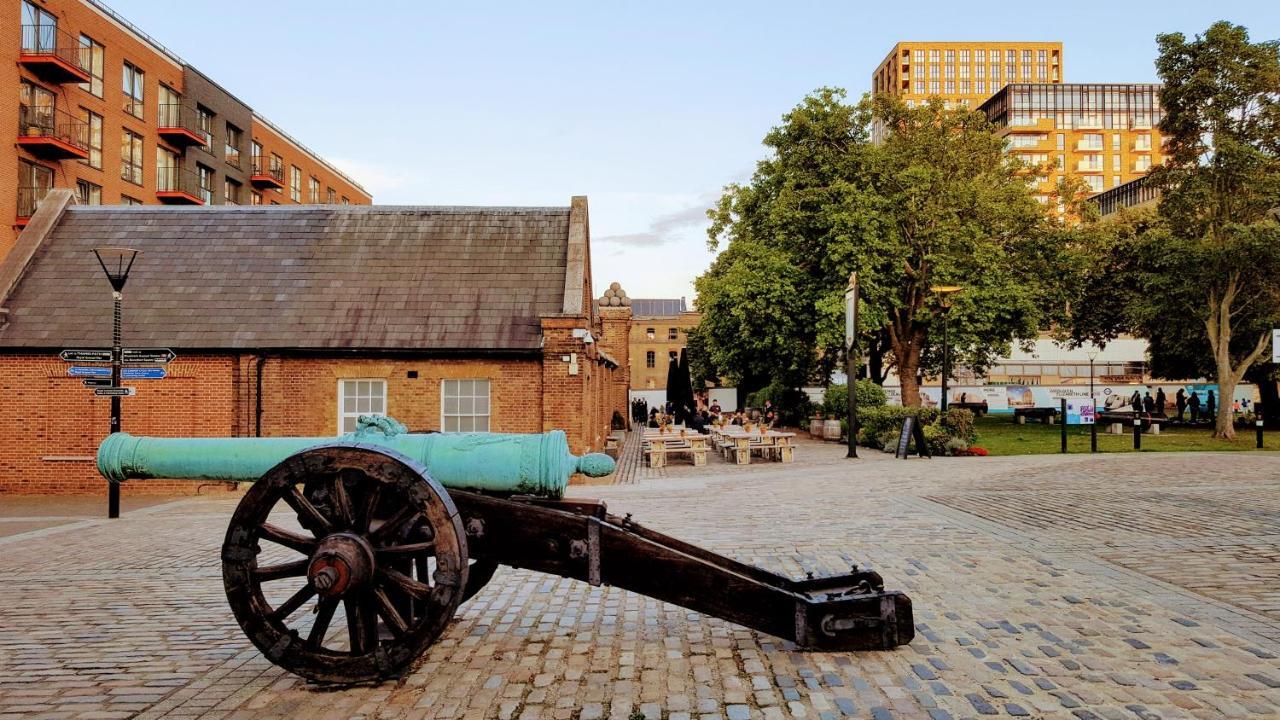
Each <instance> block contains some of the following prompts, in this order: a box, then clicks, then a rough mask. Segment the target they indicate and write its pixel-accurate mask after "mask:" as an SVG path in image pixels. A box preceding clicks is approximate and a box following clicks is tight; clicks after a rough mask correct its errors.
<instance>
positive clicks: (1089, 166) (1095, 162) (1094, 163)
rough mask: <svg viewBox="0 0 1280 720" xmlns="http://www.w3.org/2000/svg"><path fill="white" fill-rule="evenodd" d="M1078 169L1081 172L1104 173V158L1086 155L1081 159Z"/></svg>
mask: <svg viewBox="0 0 1280 720" xmlns="http://www.w3.org/2000/svg"><path fill="white" fill-rule="evenodd" d="M1076 169H1077V170H1079V171H1081V172H1102V156H1101V155H1084V156H1082V157H1081V158H1080V162H1079V164H1078V165H1077V166H1076Z"/></svg>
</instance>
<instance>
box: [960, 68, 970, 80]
mask: <svg viewBox="0 0 1280 720" xmlns="http://www.w3.org/2000/svg"><path fill="white" fill-rule="evenodd" d="M960 79H961V80H968V79H969V66H968V65H961V66H960Z"/></svg>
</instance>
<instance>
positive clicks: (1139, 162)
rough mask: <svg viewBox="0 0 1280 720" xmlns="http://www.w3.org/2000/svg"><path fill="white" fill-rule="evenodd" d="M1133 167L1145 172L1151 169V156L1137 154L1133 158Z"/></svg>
mask: <svg viewBox="0 0 1280 720" xmlns="http://www.w3.org/2000/svg"><path fill="white" fill-rule="evenodd" d="M1133 169H1134V170H1136V171H1138V172H1146V171H1148V170H1150V169H1151V156H1150V155H1139V156H1138V157H1136V158H1134V160H1133Z"/></svg>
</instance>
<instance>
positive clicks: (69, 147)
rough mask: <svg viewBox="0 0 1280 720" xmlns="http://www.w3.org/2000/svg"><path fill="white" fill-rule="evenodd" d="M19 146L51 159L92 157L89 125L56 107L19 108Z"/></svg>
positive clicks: (33, 153) (27, 106) (24, 106)
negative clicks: (90, 155)
mask: <svg viewBox="0 0 1280 720" xmlns="http://www.w3.org/2000/svg"><path fill="white" fill-rule="evenodd" d="M18 144H19V145H21V146H22V147H24V148H26V149H27V150H28V151H29V152H30V153H31V154H32V155H37V156H39V157H42V158H47V159H50V160H66V159H69V158H73V159H78V160H83V159H85V158H88V157H89V125H88V123H86V122H84V121H82V120H80V119H78V118H76V117H73V116H71V115H68V114H67V113H65V112H62V111H61V110H56V109H54V108H40V107H32V106H30V105H22V106H19V108H18Z"/></svg>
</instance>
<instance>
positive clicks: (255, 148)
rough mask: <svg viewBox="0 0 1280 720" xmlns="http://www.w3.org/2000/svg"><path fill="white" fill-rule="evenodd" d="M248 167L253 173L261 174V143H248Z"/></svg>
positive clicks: (255, 141)
mask: <svg viewBox="0 0 1280 720" xmlns="http://www.w3.org/2000/svg"><path fill="white" fill-rule="evenodd" d="M249 167H250V169H251V170H252V171H253V172H254V173H260V172H262V143H260V142H258V141H257V140H254V141H253V142H251V143H249Z"/></svg>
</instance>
